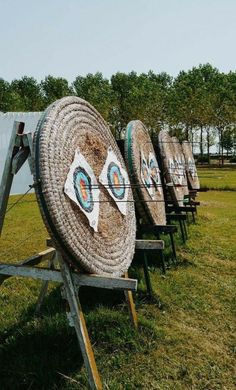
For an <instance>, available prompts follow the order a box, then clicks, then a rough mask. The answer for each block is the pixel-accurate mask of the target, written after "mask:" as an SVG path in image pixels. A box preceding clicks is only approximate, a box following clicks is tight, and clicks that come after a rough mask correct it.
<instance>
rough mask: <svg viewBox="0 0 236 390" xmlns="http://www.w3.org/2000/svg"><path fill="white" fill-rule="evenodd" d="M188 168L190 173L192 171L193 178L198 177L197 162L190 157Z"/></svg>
mask: <svg viewBox="0 0 236 390" xmlns="http://www.w3.org/2000/svg"><path fill="white" fill-rule="evenodd" d="M188 170H189V173H190V175H191V177H192V179H195V178H196V177H197V171H196V168H195V162H194V161H193V160H192V159H191V158H190V157H189V159H188Z"/></svg>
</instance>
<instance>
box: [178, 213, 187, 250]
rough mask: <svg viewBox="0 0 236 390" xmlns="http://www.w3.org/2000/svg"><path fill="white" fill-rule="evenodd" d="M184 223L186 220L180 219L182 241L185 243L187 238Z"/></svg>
mask: <svg viewBox="0 0 236 390" xmlns="http://www.w3.org/2000/svg"><path fill="white" fill-rule="evenodd" d="M183 223H184V221H182V220H181V219H179V226H180V231H181V236H182V241H183V243H184V244H185V242H186V239H185V234H184V227H183Z"/></svg>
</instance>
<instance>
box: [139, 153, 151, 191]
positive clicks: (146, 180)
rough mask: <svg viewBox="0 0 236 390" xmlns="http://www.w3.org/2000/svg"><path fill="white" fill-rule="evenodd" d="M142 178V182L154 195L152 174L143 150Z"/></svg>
mask: <svg viewBox="0 0 236 390" xmlns="http://www.w3.org/2000/svg"><path fill="white" fill-rule="evenodd" d="M141 179H142V182H143V184H144V186H145V188H146V190H147V191H148V193H149V195H150V196H151V197H152V196H153V184H152V179H151V175H150V169H149V165H148V163H147V160H146V158H145V156H144V153H143V151H141Z"/></svg>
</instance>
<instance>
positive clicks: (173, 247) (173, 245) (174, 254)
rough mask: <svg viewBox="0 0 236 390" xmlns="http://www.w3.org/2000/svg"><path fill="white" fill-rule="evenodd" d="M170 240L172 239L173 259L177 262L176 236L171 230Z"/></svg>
mask: <svg viewBox="0 0 236 390" xmlns="http://www.w3.org/2000/svg"><path fill="white" fill-rule="evenodd" d="M170 241H171V247H172V259H173V262H174V263H177V256H176V250H175V242H174V236H173V233H172V232H170Z"/></svg>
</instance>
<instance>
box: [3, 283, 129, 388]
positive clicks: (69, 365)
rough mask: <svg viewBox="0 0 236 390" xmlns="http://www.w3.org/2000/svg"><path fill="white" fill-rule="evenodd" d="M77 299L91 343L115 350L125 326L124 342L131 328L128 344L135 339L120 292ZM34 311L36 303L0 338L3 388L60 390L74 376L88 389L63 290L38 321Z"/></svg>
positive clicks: (51, 297)
mask: <svg viewBox="0 0 236 390" xmlns="http://www.w3.org/2000/svg"><path fill="white" fill-rule="evenodd" d="M79 296H80V301H81V304H82V307H83V311H84V313H86V323H87V326H88V331H89V334H90V336H91V338H92V343H95V344H96V343H100V344H101V343H103V344H104V345H105V344H106V348H108V349H109V350H110V349H111V350H113V349H116V348H117V335H116V329H118V328H121V327H124V329H123V328H122V332H123V339H124V340H125V337H124V336H125V334H126V333H127V331H126V329H125V328H127V327H128V328H130V329H129V330H128V333H127V334H128V336H127V337H128V341H129V339H130V340H132V337H133V336H132V337H131V335H129V333H130V332H131V333H132V332H134V331H133V330H132V329H131V325H130V322H129V315H128V310H127V307H125V306H126V305H124V294H123V293H122V292H119V291H118V292H117V291H111V290H102V289H95V288H85V287H83V288H81V289H80V293H79ZM117 305H118V306H117ZM119 305H120V306H121V307H119ZM114 307H115V309H116V310H113V309H114ZM122 307H124V308H125V313H122V311H123V310H122ZM35 308H36V305H35V304H33V305H30V306H28V308H27V310H24V311H23V312H22V313H21V317H20V320H19V321H18V322H17V324H14V325H13V326H11V327H8V328H6V329H4V330H3V331H2V332H1V333H0V361H1V365H0V388H1V389H4V390H5V389H59V388H60V389H62V388H64V385H63V384H65V378H66V377H68V378H71V377H74V376H75V375H77V376H78V375H79V383H81V384H82V385H83V384H84V386H86V375H85V372H84V371H83V372H82V374H81V372H80V371H81V367H82V365H83V359H82V355H81V353H80V349H79V346H78V341H77V338H76V334H75V331H74V328H70V327H69V326H68V323H67V318H66V315H65V305H64V303H63V301H62V299H61V294H60V289H59V288H55V289H53V290H52V291H51V292H50V293H49V294H47V296H46V297H45V299H44V302H43V306H42V309H41V312H40V318H39V317H35V315H34V314H35ZM120 324H123V325H122V326H120ZM101 328H102V329H101ZM111 329H113V330H112V331H111ZM119 332H120V330H119ZM121 334H122V333H121ZM119 337H120V333H119ZM127 337H126V339H127ZM113 338H114V340H113ZM109 341H110V342H111V345H108V344H109V343H108V342H109ZM113 342H114V345H113ZM126 342H127V340H126ZM122 343H123V341H122ZM67 381H68V380H67ZM84 388H86V387H84Z"/></svg>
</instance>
